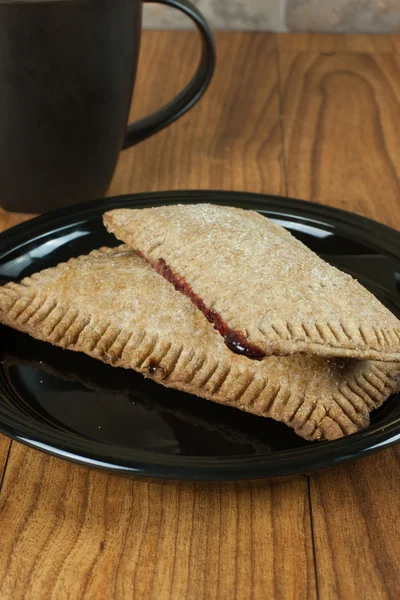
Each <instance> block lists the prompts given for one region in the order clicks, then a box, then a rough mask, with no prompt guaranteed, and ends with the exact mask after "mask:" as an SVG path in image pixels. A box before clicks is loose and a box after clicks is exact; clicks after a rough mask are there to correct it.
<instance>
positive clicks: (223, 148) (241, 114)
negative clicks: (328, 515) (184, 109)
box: [0, 32, 315, 600]
mask: <svg viewBox="0 0 400 600" xmlns="http://www.w3.org/2000/svg"><path fill="white" fill-rule="evenodd" d="M217 51H218V65H219V66H218V69H217V72H216V74H215V77H214V81H213V84H212V86H211V88H210V90H209V91H208V92H207V94H206V96H205V97H204V98H203V99H202V100H201V102H200V103H199V104H198V105H197V106H196V107H195V108H194V109H193V110H192V111H191V112H190V113H189V114H188V115H187V116H185V117H184V118H182V119H181V120H180V121H178V122H177V123H175V124H174V125H172V126H171V127H170V128H169V129H167V130H165V131H163V132H161V133H160V134H158V135H157V136H155V137H154V138H152V139H150V140H148V141H146V142H143V143H142V144H140V145H138V146H137V147H136V148H133V149H131V150H127V151H125V152H124V153H123V154H122V155H121V159H120V162H119V165H118V167H117V171H116V174H115V177H114V180H113V182H112V185H111V188H110V191H109V193H110V194H120V193H128V192H137V191H143V190H156V189H167V188H176V189H178V188H187V187H189V188H190V187H191V188H194V187H202V188H207V187H208V188H226V189H233V188H235V189H248V190H253V191H265V192H270V193H282V192H283V191H284V189H285V184H284V177H283V169H282V154H283V149H282V140H281V126H280V116H279V98H278V76H277V61H276V55H275V44H274V39H273V37H271V36H269V35H267V34H256V35H253V34H243V33H237V34H236V33H235V34H227V33H224V34H222V33H221V34H218V35H217ZM197 56H198V39H197V36H196V35H195V34H194V33H187V32H179V33H176V32H167V33H159V32H146V35H145V36H144V40H143V49H142V60H141V65H140V70H139V77H138V83H137V93H136V96H135V102H134V109H133V110H132V115H131V116H132V118H133V117H135V118H137V117H138V116H140V115H143V114H147V113H148V112H150V111H151V110H153V109H154V108H156V107H157V106H158V105H159V104H161V103H162V102H164V101H166V100H169V99H170V98H171V97H172V95H173V94H174V93H176V91H178V89H180V88H181V87H182V85H183V84H184V82H185V81H187V80H188V79H189V78H190V74H191V73H192V72H193V66H194V63H195V60H196V57H197ZM171 65H176V68H175V69H174V70H171ZM0 531H1V546H2V552H1V553H0V597H1V598H2V600H8V599H10V600H11V599H12V600H19V599H21V600H22V599H24V600H30V599H33V600H36V599H40V600H42V599H46V598H50V597H51V598H52V599H53V600H57V599H60V600H65V599H68V598H71V599H72V600H75V598H90V599H91V598H93V599H96V600H98V599H102V598H107V600H108V599H109V598H145V599H146V600H147V598H154V599H157V600H164V599H165V600H169V599H170V600H184V599H189V600H197V599H199V600H200V599H203V598H206V599H207V600H208V599H211V600H212V599H217V598H218V600H220V599H222V600H224V599H226V600H234V599H237V600H247V599H249V600H250V599H252V600H264V599H265V598H278V599H279V598H282V599H283V598H285V600H286V599H293V600H298V599H300V600H301V599H304V600H313V598H315V577H314V563H313V552H312V536H311V524H310V515H309V499H308V490H307V481H306V479H305V478H304V477H300V478H297V479H293V480H291V481H288V482H276V483H275V484H273V485H255V484H249V483H244V484H231V485H224V486H219V485H211V484H209V485H207V484H204V485H200V484H196V485H195V484H190V483H188V484H179V483H169V484H165V485H164V484H162V483H157V482H156V483H146V482H143V481H133V480H129V479H124V478H120V477H116V476H110V475H107V474H105V473H101V472H95V471H89V470H86V469H84V468H82V467H78V466H76V465H72V464H69V463H66V462H62V461H60V460H57V459H54V458H49V457H47V456H45V455H43V454H39V453H37V452H35V451H33V450H31V449H27V448H25V447H23V446H21V445H20V444H17V443H14V444H13V447H12V451H11V454H10V458H9V462H8V468H7V471H6V476H5V479H4V484H3V489H2V493H1V494H0Z"/></svg>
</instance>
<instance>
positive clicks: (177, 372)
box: [0, 247, 400, 440]
mask: <svg viewBox="0 0 400 600" xmlns="http://www.w3.org/2000/svg"><path fill="white" fill-rule="evenodd" d="M0 321H1V322H2V323H4V324H6V325H9V326H11V327H13V328H15V329H18V330H20V331H23V332H26V333H28V334H30V335H31V336H33V337H35V338H37V339H39V340H44V341H48V342H51V343H52V344H55V345H57V346H60V347H62V348H68V349H70V350H75V351H81V352H85V353H86V354H88V355H89V356H92V357H94V358H97V359H99V360H102V361H104V362H108V363H111V364H112V365H114V366H117V367H124V368H130V369H135V370H136V371H139V372H141V373H143V375H145V376H146V377H150V378H152V379H154V380H155V381H158V382H159V383H161V384H163V385H165V386H167V387H173V388H176V389H179V390H184V391H187V392H190V393H192V394H195V395H197V396H201V397H203V398H207V399H209V400H213V401H214V402H218V403H221V404H226V405H230V406H234V407H237V408H239V409H241V410H245V411H247V412H251V413H253V414H255V415H260V416H266V417H272V418H273V419H276V420H278V421H282V422H284V423H286V424H288V425H289V426H290V427H292V428H294V429H295V431H296V432H297V433H298V434H299V435H301V436H302V437H304V438H306V439H312V440H316V439H335V438H339V437H341V436H343V435H345V434H348V433H353V432H355V431H358V430H359V429H362V428H363V427H366V426H367V425H368V423H369V412H370V411H371V410H373V409H374V408H376V407H378V406H379V405H380V404H381V403H382V402H383V401H384V400H385V399H386V398H387V397H388V396H389V395H390V394H391V392H392V391H393V390H394V389H396V387H397V380H398V375H399V370H400V367H399V365H398V364H396V363H389V362H387V363H384V362H374V361H369V360H353V359H326V358H322V357H314V356H308V355H304V354H297V355H293V356H289V357H280V356H271V357H269V358H266V359H264V360H263V361H261V362H257V361H253V360H249V359H248V358H245V357H244V356H238V355H235V354H233V353H232V352H230V351H229V350H228V349H227V348H226V346H225V344H224V343H223V339H222V338H221V336H220V335H219V334H218V333H217V332H216V331H215V330H214V328H213V326H212V324H211V323H209V322H208V321H207V320H206V319H205V318H204V317H203V315H202V314H201V313H200V311H198V310H197V309H196V308H195V307H194V306H193V304H191V302H189V300H188V299H187V298H185V296H183V295H182V294H180V293H179V292H177V291H176V290H174V288H173V286H171V285H170V284H168V283H167V282H166V281H165V280H164V279H163V278H162V277H161V276H160V275H158V274H157V273H156V272H155V271H154V270H153V269H152V268H151V267H150V266H149V265H147V264H146V262H145V261H144V260H143V259H141V258H140V257H139V256H137V255H136V254H135V253H134V252H132V251H130V250H129V249H127V248H126V247H119V248H117V249H109V248H103V249H101V250H97V251H94V252H92V253H91V254H90V255H88V256H81V257H79V258H74V259H71V260H69V261H68V262H67V263H63V264H60V265H58V266H57V267H54V268H51V269H46V270H44V271H41V272H40V273H36V274H34V275H32V276H31V277H29V278H25V279H23V280H22V281H21V283H19V284H18V283H8V284H7V285H5V286H3V287H1V288H0Z"/></svg>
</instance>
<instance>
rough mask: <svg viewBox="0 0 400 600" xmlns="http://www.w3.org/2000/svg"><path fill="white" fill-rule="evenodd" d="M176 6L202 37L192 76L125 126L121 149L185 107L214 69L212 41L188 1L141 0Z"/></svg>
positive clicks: (193, 100) (203, 88)
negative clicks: (158, 104) (165, 101)
mask: <svg viewBox="0 0 400 600" xmlns="http://www.w3.org/2000/svg"><path fill="white" fill-rule="evenodd" d="M144 1H145V2H152V3H154V2H158V3H159V4H166V5H167V6H172V7H173V8H179V9H180V10H181V11H182V12H184V13H185V14H187V15H188V16H189V17H190V18H191V19H193V21H194V22H195V24H196V26H197V28H198V30H199V31H200V33H201V36H202V42H203V48H202V53H201V58H200V63H199V66H198V68H197V71H196V73H195V75H194V76H193V78H192V80H191V81H190V82H189V83H188V84H187V86H186V87H185V88H184V89H183V90H182V91H181V92H180V93H179V94H178V95H177V96H175V98H174V99H173V100H171V101H170V102H168V104H165V105H164V106H162V107H161V108H159V109H158V110H157V111H156V112H154V113H153V114H151V115H149V116H148V117H144V118H143V119H140V120H139V121H136V122H135V123H132V124H130V125H128V129H127V132H126V135H125V140H124V145H123V148H124V149H125V148H129V147H130V146H133V145H134V144H137V143H138V142H141V141H143V140H145V139H146V138H148V137H150V136H151V135H153V134H154V133H157V131H160V129H163V128H164V127H166V126H167V125H169V124H170V123H172V122H173V121H176V119H179V117H181V116H182V115H184V114H185V112H186V111H188V110H189V108H191V107H192V106H193V105H194V104H196V102H197V101H198V100H199V99H200V98H201V96H202V95H203V94H204V92H205V91H206V89H207V87H208V84H209V83H210V81H211V77H212V75H213V72H214V68H215V43H214V38H213V35H212V33H211V29H210V28H209V26H208V24H207V21H206V20H205V18H204V17H203V15H202V14H201V12H200V11H199V10H198V9H197V8H196V7H195V6H194V5H193V4H192V3H191V2H189V0H144Z"/></svg>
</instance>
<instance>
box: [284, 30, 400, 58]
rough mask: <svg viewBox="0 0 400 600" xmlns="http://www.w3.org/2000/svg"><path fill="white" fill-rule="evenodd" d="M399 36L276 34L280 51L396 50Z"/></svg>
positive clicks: (379, 51)
mask: <svg viewBox="0 0 400 600" xmlns="http://www.w3.org/2000/svg"><path fill="white" fill-rule="evenodd" d="M398 37H399V36H390V35H371V34H366V33H365V34H364V33H359V34H356V35H355V34H336V33H280V34H277V39H278V47H279V51H280V52H310V51H312V52H372V53H382V52H389V53H396V52H398V45H397V38H398Z"/></svg>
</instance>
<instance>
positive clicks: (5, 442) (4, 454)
mask: <svg viewBox="0 0 400 600" xmlns="http://www.w3.org/2000/svg"><path fill="white" fill-rule="evenodd" d="M10 444H11V440H10V439H9V438H8V437H6V436H5V435H1V434H0V492H1V486H2V484H3V477H4V471H5V468H6V465H7V459H8V453H9V450H10Z"/></svg>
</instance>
